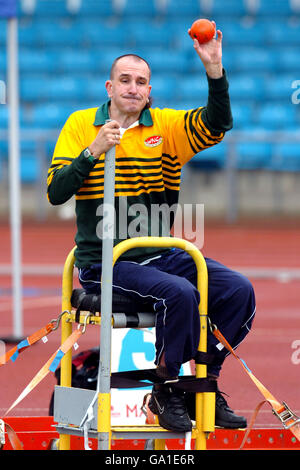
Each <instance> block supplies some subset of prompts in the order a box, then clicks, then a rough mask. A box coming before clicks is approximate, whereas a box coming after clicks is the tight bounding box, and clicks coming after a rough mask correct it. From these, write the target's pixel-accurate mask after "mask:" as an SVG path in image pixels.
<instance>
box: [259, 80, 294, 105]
mask: <svg viewBox="0 0 300 470" xmlns="http://www.w3.org/2000/svg"><path fill="white" fill-rule="evenodd" d="M296 78H297V77H295V75H293V74H287V75H286V74H278V75H272V76H270V77H268V79H266V82H265V99H266V100H267V101H268V100H269V101H270V100H277V101H278V102H280V101H282V102H285V103H289V102H291V97H292V93H293V91H294V90H293V88H292V83H293V82H294V80H295V79H296Z"/></svg>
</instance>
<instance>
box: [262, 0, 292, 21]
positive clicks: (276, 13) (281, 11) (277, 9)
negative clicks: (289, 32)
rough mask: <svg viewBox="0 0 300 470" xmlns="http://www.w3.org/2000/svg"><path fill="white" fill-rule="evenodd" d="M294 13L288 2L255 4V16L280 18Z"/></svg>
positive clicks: (277, 0)
mask: <svg viewBox="0 0 300 470" xmlns="http://www.w3.org/2000/svg"><path fill="white" fill-rule="evenodd" d="M294 13H295V10H294V9H293V7H292V2H291V1H290V0H263V1H260V2H257V8H256V15H258V16H259V17H267V18H270V17H271V18H275V17H276V18H282V17H286V16H291V15H293V14H294Z"/></svg>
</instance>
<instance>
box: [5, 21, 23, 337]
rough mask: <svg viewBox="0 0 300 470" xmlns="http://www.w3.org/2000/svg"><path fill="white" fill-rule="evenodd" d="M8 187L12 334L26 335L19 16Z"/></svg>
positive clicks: (12, 27) (11, 45)
mask: <svg viewBox="0 0 300 470" xmlns="http://www.w3.org/2000/svg"><path fill="white" fill-rule="evenodd" d="M7 43H8V54H7V55H8V105H9V189H10V225H11V245H12V265H13V270H12V285H13V336H14V337H16V338H20V337H22V336H23V318H22V261H21V208H20V200H21V198H20V162H19V160H20V139H19V80H18V20H17V18H10V19H9V20H8V34H7Z"/></svg>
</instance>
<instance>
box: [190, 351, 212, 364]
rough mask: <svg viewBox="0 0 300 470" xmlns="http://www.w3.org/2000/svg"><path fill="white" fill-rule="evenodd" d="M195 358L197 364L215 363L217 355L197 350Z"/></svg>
mask: <svg viewBox="0 0 300 470" xmlns="http://www.w3.org/2000/svg"><path fill="white" fill-rule="evenodd" d="M194 359H195V363H196V364H213V361H214V359H215V356H214V355H213V354H208V353H206V352H202V351H197V353H196V356H195V357H194Z"/></svg>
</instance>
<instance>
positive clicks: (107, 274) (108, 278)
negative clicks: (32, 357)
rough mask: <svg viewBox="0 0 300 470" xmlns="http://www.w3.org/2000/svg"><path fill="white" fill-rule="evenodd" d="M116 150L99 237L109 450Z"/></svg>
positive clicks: (102, 394)
mask: <svg viewBox="0 0 300 470" xmlns="http://www.w3.org/2000/svg"><path fill="white" fill-rule="evenodd" d="M115 157H116V147H112V148H111V149H110V150H109V151H108V152H106V154H105V167H104V199H103V202H104V204H103V233H102V284H101V332H100V357H99V371H98V384H97V391H98V418H97V423H98V424H97V431H98V449H99V450H100V449H101V450H109V449H110V442H111V412H110V408H111V395H110V373H111V318H112V274H113V244H114V221H115V220H114V197H115Z"/></svg>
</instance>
